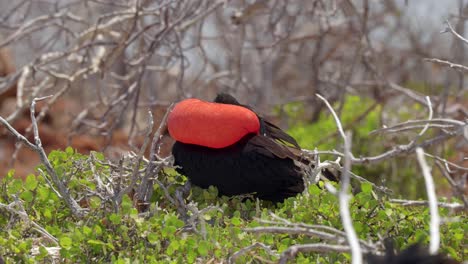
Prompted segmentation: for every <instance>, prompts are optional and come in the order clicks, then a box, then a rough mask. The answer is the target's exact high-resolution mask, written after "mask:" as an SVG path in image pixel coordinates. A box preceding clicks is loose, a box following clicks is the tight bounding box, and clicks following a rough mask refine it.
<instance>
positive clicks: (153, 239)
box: [147, 233, 160, 245]
mask: <svg viewBox="0 0 468 264" xmlns="http://www.w3.org/2000/svg"><path fill="white" fill-rule="evenodd" d="M147 238H148V242H150V243H151V244H153V245H155V244H157V243H158V242H159V240H160V237H159V236H158V235H157V234H156V233H149V234H148V237H147Z"/></svg>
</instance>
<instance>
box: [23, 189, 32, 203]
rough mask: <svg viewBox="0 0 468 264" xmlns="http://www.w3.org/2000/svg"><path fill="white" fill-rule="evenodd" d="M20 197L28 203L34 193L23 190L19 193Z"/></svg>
mask: <svg viewBox="0 0 468 264" xmlns="http://www.w3.org/2000/svg"><path fill="white" fill-rule="evenodd" d="M20 197H21V199H23V200H25V201H26V202H28V203H30V202H32V200H33V199H34V194H33V193H32V192H31V191H25V192H23V193H22V194H21V195H20Z"/></svg>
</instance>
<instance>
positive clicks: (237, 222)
mask: <svg viewBox="0 0 468 264" xmlns="http://www.w3.org/2000/svg"><path fill="white" fill-rule="evenodd" d="M231 224H232V225H234V226H240V224H241V220H240V218H239V217H233V218H232V219H231Z"/></svg>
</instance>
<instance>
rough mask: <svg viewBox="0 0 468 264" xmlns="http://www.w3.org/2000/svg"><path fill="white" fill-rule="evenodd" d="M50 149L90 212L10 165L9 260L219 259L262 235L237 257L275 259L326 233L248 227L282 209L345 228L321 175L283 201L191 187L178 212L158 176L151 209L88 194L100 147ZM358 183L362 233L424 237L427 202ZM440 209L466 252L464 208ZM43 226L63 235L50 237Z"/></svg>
mask: <svg viewBox="0 0 468 264" xmlns="http://www.w3.org/2000/svg"><path fill="white" fill-rule="evenodd" d="M95 156H98V157H99V155H96V154H95ZM49 157H50V160H51V162H52V164H53V165H54V167H55V169H56V170H57V171H60V176H61V177H62V179H64V180H65V181H66V182H68V185H69V186H71V193H72V194H73V196H74V197H75V199H77V200H79V201H80V203H81V205H82V206H84V207H87V209H88V210H89V213H88V214H87V216H85V217H84V218H83V219H77V218H75V217H73V216H72V214H71V212H70V210H69V209H68V208H67V207H66V205H65V203H64V202H63V201H62V199H61V198H60V197H58V195H57V193H56V192H55V191H54V190H53V189H52V188H51V187H50V186H49V185H48V184H47V182H46V181H45V179H44V177H43V176H37V175H29V176H28V177H27V179H26V180H25V181H22V180H19V179H15V177H14V172H13V171H11V172H10V173H8V175H6V177H4V178H3V179H2V186H1V187H2V195H1V196H0V203H1V204H2V205H3V206H2V207H1V208H0V210H1V217H0V226H1V229H0V256H3V258H4V259H5V260H6V261H7V263H18V262H23V263H35V262H44V263H47V262H50V261H51V260H52V258H55V259H62V260H67V262H71V263H75V262H99V263H100V262H113V263H133V262H145V263H160V262H165V263H200V262H201V263H206V262H209V261H212V262H214V263H216V262H221V261H222V260H224V259H226V258H229V257H230V256H232V255H233V254H234V253H235V252H237V251H239V250H240V249H242V248H245V247H247V246H250V245H252V244H255V243H261V244H263V245H264V246H267V247H268V249H267V248H265V247H256V248H253V249H252V250H251V251H246V252H245V253H244V254H242V255H241V256H239V257H238V258H237V259H236V262H237V263H246V262H254V263H258V262H265V261H275V260H277V259H278V258H279V254H281V253H282V252H283V251H284V250H286V249H287V248H288V247H290V246H292V245H295V244H304V243H314V242H322V240H321V239H319V238H316V237H313V236H309V235H305V234H284V233H283V234H281V233H270V232H266V231H265V232H260V233H255V232H253V231H252V228H258V227H272V226H278V225H279V226H284V223H285V222H284V221H283V222H282V220H280V219H285V220H286V221H288V222H290V223H304V224H309V225H325V226H329V227H334V228H337V229H339V230H342V227H341V220H340V216H339V207H338V202H337V198H336V197H335V196H334V195H333V194H331V193H330V192H328V191H327V190H326V189H325V188H324V187H323V185H322V184H321V185H319V186H317V185H312V186H309V188H308V191H307V192H306V193H304V194H303V195H299V196H297V197H295V198H289V199H287V200H286V201H285V202H284V203H281V204H277V205H274V204H271V203H267V202H262V201H255V200H250V199H246V197H234V198H228V197H219V198H218V197H217V190H216V188H210V189H208V190H203V189H200V188H197V187H193V188H192V192H191V194H190V196H189V197H188V198H187V202H189V201H192V203H190V204H189V205H188V207H189V208H192V209H191V210H189V211H188V215H187V217H188V218H187V219H182V220H181V218H180V216H179V215H178V213H177V208H176V205H174V204H171V203H170V202H169V201H168V200H167V199H166V198H165V195H164V194H163V191H162V190H161V188H160V187H158V186H157V185H155V187H154V191H155V192H154V196H153V202H152V204H151V206H150V211H149V213H146V214H139V213H138V211H137V210H136V209H135V207H134V204H133V201H132V199H131V197H129V196H124V198H123V200H122V203H121V204H119V205H117V206H113V205H112V204H111V201H107V200H103V199H101V198H100V197H98V196H97V195H92V193H93V190H95V188H96V186H95V185H94V184H93V182H92V181H91V180H90V179H91V178H92V177H94V176H93V175H95V173H97V171H99V173H102V174H106V173H109V171H110V168H109V165H105V163H104V162H102V160H100V159H102V156H101V157H100V158H99V159H90V158H89V157H88V156H83V155H80V154H77V153H74V152H73V151H72V150H71V149H68V150H67V151H65V152H59V151H56V152H53V153H51V154H50V156H49ZM93 170H94V172H93ZM159 177H160V178H161V180H165V181H166V180H168V181H174V182H173V183H175V186H178V185H180V184H181V183H183V181H184V178H183V177H179V176H177V175H176V174H175V173H173V172H171V171H170V170H168V172H167V173H166V174H161V175H159ZM163 177H165V179H162V178H163ZM361 189H362V191H361V192H359V193H357V194H356V195H355V196H354V197H353V199H352V201H351V212H352V217H353V220H354V226H355V228H356V231H357V233H358V235H359V237H360V238H361V239H363V240H365V241H374V242H376V241H378V240H379V239H380V238H379V236H382V237H387V236H391V237H395V238H396V242H397V247H406V246H407V245H408V243H412V242H416V241H421V242H423V243H427V242H428V237H429V234H428V223H429V216H428V210H427V209H426V208H425V207H417V208H414V207H411V208H409V207H403V206H399V205H396V204H393V203H390V202H389V200H388V198H387V197H385V196H377V195H375V193H373V192H372V186H371V185H369V184H364V185H363V186H361ZM174 190H175V188H170V189H169V191H170V194H171V195H173V194H174ZM85 194H86V195H85ZM5 205H10V206H7V207H5ZM22 212H23V213H22ZM440 213H441V215H442V217H459V219H457V221H448V222H445V223H444V224H443V225H442V227H441V234H442V238H441V244H442V251H443V252H446V253H448V254H450V255H452V256H453V257H455V258H457V259H462V258H463V257H464V256H466V254H467V253H468V252H467V249H466V247H465V248H464V246H463V245H464V244H465V242H466V241H465V240H464V239H466V238H465V237H464V234H465V233H466V232H465V231H466V230H467V229H468V221H467V219H466V217H463V215H462V214H461V213H454V212H451V211H450V210H447V209H443V208H441V209H440ZM183 220H186V221H185V222H184V221H183ZM268 221H270V222H268ZM273 223H275V224H273ZM41 227H42V228H44V230H45V231H46V232H47V233H49V234H50V235H51V236H52V237H54V238H56V239H57V243H55V242H54V241H52V240H51V239H50V238H47V236H46V235H44V234H45V233H46V232H44V231H41V229H40V228H41ZM249 228H250V229H249ZM249 230H250V231H249ZM57 247H59V248H58V249H59V251H58V252H59V254H56V255H54V253H53V249H54V248H55V249H57ZM349 259H350V256H349V254H342V253H322V254H314V253H307V254H302V253H301V254H299V255H298V256H297V259H296V261H297V262H298V263H317V261H319V262H321V263H346V262H348V261H349Z"/></svg>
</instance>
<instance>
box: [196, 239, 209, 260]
mask: <svg viewBox="0 0 468 264" xmlns="http://www.w3.org/2000/svg"><path fill="white" fill-rule="evenodd" d="M197 250H198V253H199V254H200V255H201V256H203V257H205V256H208V251H209V244H208V242H207V241H205V240H203V241H200V243H199V244H198V248H197Z"/></svg>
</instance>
